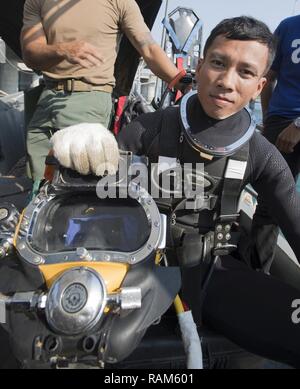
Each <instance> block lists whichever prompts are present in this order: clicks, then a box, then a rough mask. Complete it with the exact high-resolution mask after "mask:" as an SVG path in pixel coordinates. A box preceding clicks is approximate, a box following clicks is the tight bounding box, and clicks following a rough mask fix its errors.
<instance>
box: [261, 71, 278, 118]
mask: <svg viewBox="0 0 300 389" xmlns="http://www.w3.org/2000/svg"><path fill="white" fill-rule="evenodd" d="M266 78H267V82H266V85H265V86H264V88H263V90H262V93H261V108H262V114H263V122H264V121H265V119H266V117H267V113H268V108H269V104H270V100H271V96H272V93H273V90H274V88H275V85H276V80H277V73H276V72H275V71H274V70H270V71H269V72H268V74H267V76H266Z"/></svg>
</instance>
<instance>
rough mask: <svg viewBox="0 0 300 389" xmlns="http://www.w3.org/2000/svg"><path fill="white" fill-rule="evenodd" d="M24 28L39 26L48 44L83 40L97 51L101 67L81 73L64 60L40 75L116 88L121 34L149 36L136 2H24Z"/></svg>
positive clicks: (125, 0)
mask: <svg viewBox="0 0 300 389" xmlns="http://www.w3.org/2000/svg"><path fill="white" fill-rule="evenodd" d="M23 22H24V27H32V26H36V25H38V24H39V23H41V24H42V26H43V28H44V31H45V34H46V37H47V41H48V44H50V45H51V44H55V43H58V42H68V41H72V40H84V41H86V42H89V43H91V44H93V45H94V46H96V47H98V48H99V49H100V52H101V53H102V56H103V63H102V64H101V65H100V66H97V67H93V68H90V69H84V68H82V67H81V66H80V65H74V64H71V63H70V62H68V61H66V60H64V61H62V62H60V63H59V64H58V65H56V66H53V67H52V68H51V69H49V71H47V72H43V73H44V74H45V75H46V76H48V77H51V78H55V79H63V78H77V79H81V80H83V81H86V82H88V83H91V84H94V85H111V86H114V85H115V78H114V75H113V74H114V64H115V60H116V57H117V53H118V47H119V43H120V39H121V33H122V32H124V33H125V34H126V35H127V36H128V38H129V39H130V38H134V37H138V36H140V35H141V34H144V33H147V32H149V29H148V27H147V25H146V24H145V22H144V19H143V16H142V14H141V12H140V9H139V7H138V5H137V4H136V2H135V0H26V2H25V6H24V19H23Z"/></svg>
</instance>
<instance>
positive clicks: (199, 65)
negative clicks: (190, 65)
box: [196, 58, 204, 74]
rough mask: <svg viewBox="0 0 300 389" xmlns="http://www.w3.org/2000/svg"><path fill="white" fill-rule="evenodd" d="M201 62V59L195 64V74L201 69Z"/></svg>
mask: <svg viewBox="0 0 300 389" xmlns="http://www.w3.org/2000/svg"><path fill="white" fill-rule="evenodd" d="M203 61H204V59H203V58H199V61H198V63H197V67H196V74H197V73H198V72H199V70H200V68H201V66H202V64H203Z"/></svg>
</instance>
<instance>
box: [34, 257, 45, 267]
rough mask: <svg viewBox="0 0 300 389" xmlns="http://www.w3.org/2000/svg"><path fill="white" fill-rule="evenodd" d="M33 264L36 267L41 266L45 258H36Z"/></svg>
mask: <svg viewBox="0 0 300 389" xmlns="http://www.w3.org/2000/svg"><path fill="white" fill-rule="evenodd" d="M33 263H35V264H36V265H40V264H41V263H43V258H41V257H38V256H37V257H34V258H33Z"/></svg>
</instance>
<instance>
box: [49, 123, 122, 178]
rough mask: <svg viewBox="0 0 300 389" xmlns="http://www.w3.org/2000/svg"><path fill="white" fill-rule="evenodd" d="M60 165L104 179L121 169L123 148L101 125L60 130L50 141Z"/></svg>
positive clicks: (90, 124)
mask: <svg viewBox="0 0 300 389" xmlns="http://www.w3.org/2000/svg"><path fill="white" fill-rule="evenodd" d="M50 142H51V144H52V148H53V151H54V156H55V157H56V158H57V159H58V161H59V163H60V164H61V165H62V166H64V167H66V168H70V169H74V170H76V171H78V172H79V173H81V174H84V175H86V174H90V173H93V174H96V175H97V176H102V175H103V174H104V172H105V171H107V172H108V174H115V173H116V171H117V170H118V162H119V149H118V144H117V141H116V139H115V137H114V136H113V134H112V133H111V132H110V131H109V130H107V129H106V128H105V127H104V126H103V125H102V124H99V123H80V124H76V125H74V126H70V127H66V128H65V129H63V130H59V131H57V132H56V133H55V134H54V135H53V136H52V138H51V139H50Z"/></svg>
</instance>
